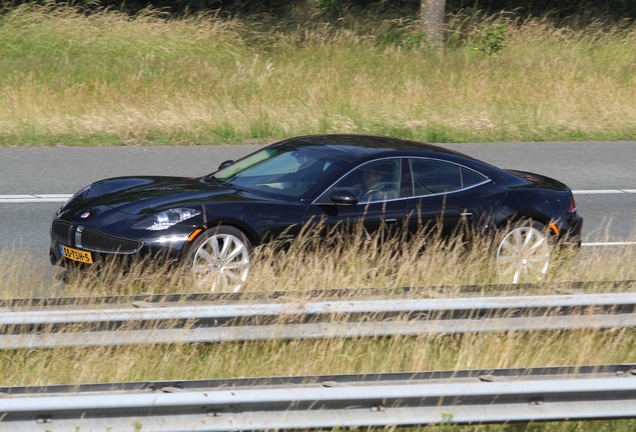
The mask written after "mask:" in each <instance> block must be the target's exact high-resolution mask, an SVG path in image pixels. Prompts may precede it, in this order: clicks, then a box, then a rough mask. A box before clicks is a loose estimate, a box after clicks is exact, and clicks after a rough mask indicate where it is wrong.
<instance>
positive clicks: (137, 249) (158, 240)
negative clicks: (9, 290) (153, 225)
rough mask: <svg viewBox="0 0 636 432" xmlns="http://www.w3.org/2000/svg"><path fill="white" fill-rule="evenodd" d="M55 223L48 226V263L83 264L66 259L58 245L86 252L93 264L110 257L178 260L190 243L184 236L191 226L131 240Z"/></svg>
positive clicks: (64, 265) (86, 228)
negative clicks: (49, 237)
mask: <svg viewBox="0 0 636 432" xmlns="http://www.w3.org/2000/svg"><path fill="white" fill-rule="evenodd" d="M59 225H60V222H59V221H58V224H57V226H52V229H51V247H50V249H49V258H50V260H51V263H52V264H54V265H60V266H62V267H68V266H71V265H73V266H77V265H83V263H82V262H80V261H76V260H72V259H70V258H66V257H65V256H64V253H63V251H62V247H61V246H62V245H64V246H67V247H70V248H73V249H76V250H78V251H81V252H82V253H88V254H90V257H91V258H92V261H93V262H94V263H98V262H104V261H107V260H113V259H115V260H117V259H120V260H143V259H152V260H153V261H155V260H156V261H178V260H180V259H181V258H182V257H183V256H184V255H185V253H186V252H187V249H188V247H189V245H190V242H189V241H188V237H189V236H190V234H192V232H193V231H194V228H193V227H189V226H184V227H177V228H173V229H168V230H166V231H162V232H153V233H152V234H155V236H154V237H150V238H143V239H133V238H130V237H128V238H127V237H120V236H113V235H109V234H107V233H105V232H103V231H99V230H96V229H94V228H91V227H86V226H82V225H77V224H71V223H64V225H62V227H61V228H60V226H59ZM191 240H192V239H191ZM84 265H85V264H84Z"/></svg>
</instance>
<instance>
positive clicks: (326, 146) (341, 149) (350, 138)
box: [274, 134, 472, 161]
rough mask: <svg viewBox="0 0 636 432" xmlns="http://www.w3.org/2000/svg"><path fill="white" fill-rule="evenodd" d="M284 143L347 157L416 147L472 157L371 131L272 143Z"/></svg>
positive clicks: (424, 151)
mask: <svg viewBox="0 0 636 432" xmlns="http://www.w3.org/2000/svg"><path fill="white" fill-rule="evenodd" d="M286 144H287V145H293V146H295V147H299V146H301V147H308V148H311V149H313V150H316V151H320V152H322V153H326V154H329V155H332V156H336V157H339V158H342V159H345V160H349V161H352V160H355V159H360V158H363V157H365V156H373V155H377V154H380V153H390V152H392V151H404V152H409V151H416V152H421V153H429V154H430V155H431V156H432V155H433V154H437V155H439V154H440V153H444V154H448V155H454V156H461V157H464V158H469V159H472V158H471V157H470V156H468V155H465V154H462V153H459V152H456V151H454V150H450V149H446V148H443V147H438V146H435V145H432V144H424V143H420V142H416V141H410V140H404V139H399V138H392V137H385V136H374V135H355V134H340V135H309V136H301V137H297V138H290V139H288V140H285V141H282V142H280V143H278V144H274V145H275V146H276V145H286Z"/></svg>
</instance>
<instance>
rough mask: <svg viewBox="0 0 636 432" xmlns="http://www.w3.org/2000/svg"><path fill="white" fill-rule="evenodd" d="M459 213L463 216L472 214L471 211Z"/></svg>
mask: <svg viewBox="0 0 636 432" xmlns="http://www.w3.org/2000/svg"><path fill="white" fill-rule="evenodd" d="M461 215H462V216H464V217H473V214H472V213H471V212H463V213H462V214H461Z"/></svg>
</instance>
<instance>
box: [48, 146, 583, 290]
mask: <svg viewBox="0 0 636 432" xmlns="http://www.w3.org/2000/svg"><path fill="white" fill-rule="evenodd" d="M317 222H320V223H321V224H323V226H324V227H325V228H330V227H335V226H337V225H338V226H346V225H347V224H351V223H353V222H358V223H362V224H363V226H364V228H365V229H366V230H368V231H369V232H374V231H377V230H378V229H380V228H381V227H387V226H390V227H394V228H395V229H394V230H393V232H396V231H399V230H404V229H406V230H409V231H410V232H412V233H416V232H418V233H419V232H422V230H421V228H422V226H427V225H435V226H437V227H440V225H441V229H442V231H443V232H444V233H446V234H449V233H454V232H457V229H456V228H457V227H458V226H459V225H460V224H462V223H465V224H467V225H468V226H469V227H471V228H472V229H473V230H474V231H476V232H478V233H480V234H483V235H486V236H491V235H493V234H495V233H497V234H499V235H498V236H497V237H496V238H497V239H498V240H497V243H496V244H495V245H494V247H493V251H494V254H495V256H496V259H497V265H498V267H499V271H500V273H501V274H502V275H503V276H504V277H507V279H508V280H509V281H510V282H513V283H517V282H519V281H520V280H522V279H524V278H525V277H526V276H528V275H533V274H534V275H536V276H539V277H541V276H542V275H544V274H545V273H546V271H547V269H548V266H549V263H550V254H551V248H552V247H553V246H554V245H555V244H559V243H563V240H567V244H568V245H570V246H573V247H574V248H577V247H580V244H581V241H580V236H581V228H582V224H583V221H582V218H581V217H579V216H578V215H577V213H576V205H575V202H574V198H573V196H572V192H571V190H570V189H569V188H568V187H567V186H565V185H564V184H563V183H560V182H558V181H556V180H553V179H551V178H548V177H545V176H541V175H538V174H531V173H527V172H520V171H510V170H501V169H499V168H496V167H494V166H492V165H488V164H486V163H484V162H481V161H479V160H476V159H474V158H472V157H469V156H466V155H463V154H461V153H458V152H455V151H451V150H448V149H445V148H441V147H437V146H433V145H429V144H422V143H418V142H413V141H407V140H402V139H397V138H389V137H377V136H363V135H317V136H305V137H298V138H291V139H288V140H284V141H281V142H278V143H276V144H272V145H270V146H267V147H265V148H263V149H261V150H259V151H257V152H254V153H252V154H250V155H248V156H246V157H244V158H242V159H240V160H238V161H236V162H234V161H226V162H224V163H223V164H221V166H220V167H219V170H218V171H216V172H214V173H212V174H210V175H207V176H204V177H194V178H183V177H150V176H139V177H119V178H112V179H107V180H102V181H98V182H96V183H93V184H91V185H89V186H87V187H85V188H84V189H82V190H80V191H79V192H77V193H76V194H75V195H74V196H73V197H72V198H71V199H70V200H69V201H68V202H67V203H66V204H64V205H63V206H62V207H61V208H60V209H59V210H58V212H57V213H56V214H55V215H54V216H53V222H52V224H51V249H50V258H51V262H52V263H54V264H59V265H62V266H65V265H68V264H69V263H74V264H78V263H82V264H85V265H90V264H93V263H96V262H98V261H102V260H104V259H105V258H108V257H113V256H122V257H147V256H162V257H164V258H169V259H171V260H176V261H178V262H182V263H184V264H185V265H187V266H191V267H192V270H193V274H194V275H195V276H197V278H198V279H199V280H200V281H201V283H202V284H204V285H205V286H206V287H207V288H209V289H213V290H214V289H224V290H227V289H231V290H237V289H239V288H240V287H241V285H243V283H244V282H245V280H246V278H247V275H248V272H249V266H250V251H251V249H252V248H253V247H254V246H257V245H260V244H263V243H266V242H270V241H277V240H293V238H294V237H295V236H297V235H298V233H299V231H300V230H301V229H302V228H303V227H305V226H307V225H308V224H313V223H317ZM326 231H328V230H326ZM493 238H494V237H493Z"/></svg>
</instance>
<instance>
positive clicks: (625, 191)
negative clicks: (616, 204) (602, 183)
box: [572, 189, 636, 195]
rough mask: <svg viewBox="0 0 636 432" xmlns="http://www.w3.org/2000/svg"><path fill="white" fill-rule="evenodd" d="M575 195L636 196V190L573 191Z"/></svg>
mask: <svg viewBox="0 0 636 432" xmlns="http://www.w3.org/2000/svg"><path fill="white" fill-rule="evenodd" d="M572 193H573V194H574V195H601V194H625V193H626V194H636V189H590V190H585V189H583V190H573V191H572Z"/></svg>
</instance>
